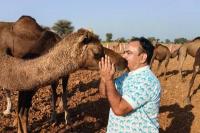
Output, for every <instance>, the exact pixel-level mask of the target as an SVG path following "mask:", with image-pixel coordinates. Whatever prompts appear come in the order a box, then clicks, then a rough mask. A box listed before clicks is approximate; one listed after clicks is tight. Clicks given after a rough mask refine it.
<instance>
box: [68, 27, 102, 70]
mask: <svg viewBox="0 0 200 133" xmlns="http://www.w3.org/2000/svg"><path fill="white" fill-rule="evenodd" d="M70 36H71V37H70ZM77 36H78V37H77ZM69 38H72V39H73V38H74V40H76V44H77V43H78V48H75V49H76V51H75V53H76V54H77V53H78V54H79V55H77V56H78V57H77V60H80V61H79V62H80V63H79V64H80V68H81V69H90V70H94V69H96V68H98V66H99V65H98V64H99V61H100V60H101V58H102V57H104V56H105V54H104V49H103V46H102V45H101V43H100V40H99V38H98V36H97V35H95V34H94V33H92V32H90V31H88V30H86V29H79V30H78V31H77V32H75V33H73V34H72V35H69ZM74 47H76V46H74Z"/></svg>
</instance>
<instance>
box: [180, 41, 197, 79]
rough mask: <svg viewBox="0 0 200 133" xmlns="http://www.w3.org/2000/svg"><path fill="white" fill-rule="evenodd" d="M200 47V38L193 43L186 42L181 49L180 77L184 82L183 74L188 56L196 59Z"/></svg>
mask: <svg viewBox="0 0 200 133" xmlns="http://www.w3.org/2000/svg"><path fill="white" fill-rule="evenodd" d="M199 47H200V37H196V38H195V39H193V40H192V41H189V42H186V43H184V44H183V45H182V46H181V47H180V49H179V54H178V59H179V75H180V79H181V80H182V81H183V74H182V67H183V63H184V61H185V59H186V57H187V55H188V54H189V55H190V56H192V57H195V55H196V53H197V50H198V49H199Z"/></svg>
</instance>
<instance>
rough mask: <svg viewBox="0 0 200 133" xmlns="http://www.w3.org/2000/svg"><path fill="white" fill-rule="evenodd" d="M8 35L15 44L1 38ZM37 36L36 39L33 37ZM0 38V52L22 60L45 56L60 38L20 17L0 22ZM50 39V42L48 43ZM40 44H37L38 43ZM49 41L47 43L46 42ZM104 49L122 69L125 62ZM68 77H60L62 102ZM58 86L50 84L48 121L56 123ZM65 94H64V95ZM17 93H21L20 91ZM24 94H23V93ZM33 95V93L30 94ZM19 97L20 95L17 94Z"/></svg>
mask: <svg viewBox="0 0 200 133" xmlns="http://www.w3.org/2000/svg"><path fill="white" fill-rule="evenodd" d="M16 29H17V30H16ZM40 32H44V37H46V38H44V39H43V36H42V37H40V34H41V33H40ZM5 34H6V35H9V36H6V37H8V38H10V39H12V40H14V39H15V43H13V44H12V45H11V44H10V43H9V42H7V41H8V39H6V38H3V36H4V35H5ZM36 34H38V37H34V36H36ZM48 34H50V35H51V34H52V35H51V36H47V35H48ZM23 35H26V36H27V35H29V36H28V37H24V36H23ZM0 36H1V37H2V38H3V39H1V41H2V42H1V45H0V48H1V50H5V51H6V52H7V53H8V54H9V55H12V56H14V57H17V58H22V59H32V58H36V57H38V56H40V55H43V54H45V53H46V52H47V51H48V50H49V49H50V48H51V47H53V46H54V45H55V43H56V42H57V41H59V40H60V39H61V38H59V37H58V36H57V35H56V34H54V33H51V32H50V31H44V30H42V29H41V27H40V26H39V25H38V24H37V22H36V20H35V19H33V18H32V17H30V16H22V17H20V18H19V19H18V20H17V22H1V23H0ZM38 38H41V39H40V40H42V39H43V40H42V41H43V42H41V41H40V40H39V41H38V40H37V39H38ZM54 38H55V40H53V39H54ZM50 39H52V41H51V42H50ZM37 41H38V42H40V43H38V42H37ZM47 41H49V42H47ZM30 42H31V43H30ZM104 49H105V53H106V54H108V55H109V56H111V59H112V60H113V61H114V62H115V63H116V66H117V67H119V68H120V67H124V66H122V65H124V64H125V60H124V59H123V58H122V57H120V56H119V55H117V54H115V53H114V52H113V51H111V50H109V49H106V48H104ZM117 62H121V63H117ZM68 78H69V76H68V75H66V76H64V77H62V86H63V96H62V101H66V92H67V89H66V88H67V82H68V81H67V80H68ZM57 86H58V81H54V82H52V83H51V87H52V102H51V106H52V109H53V110H52V115H51V120H50V121H55V122H56V121H57V119H56V111H55V104H56V99H57V94H56V88H57ZM5 91H6V98H7V108H6V110H5V111H4V112H3V113H4V114H5V115H7V114H10V112H11V108H12V104H11V97H10V91H9V90H5ZM64 92H65V93H64ZM19 93H22V92H21V91H20V92H19ZM23 93H25V92H23ZM28 93H30V92H28ZM32 93H33V92H32ZM19 95H21V94H19ZM63 106H64V107H63V108H64V112H65V114H66V112H67V111H66V105H65V103H63ZM65 120H66V123H67V118H66V117H65Z"/></svg>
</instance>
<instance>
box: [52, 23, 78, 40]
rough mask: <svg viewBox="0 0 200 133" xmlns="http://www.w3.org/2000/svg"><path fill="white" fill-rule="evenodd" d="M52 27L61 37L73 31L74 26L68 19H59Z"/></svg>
mask: <svg viewBox="0 0 200 133" xmlns="http://www.w3.org/2000/svg"><path fill="white" fill-rule="evenodd" d="M52 29H53V30H54V31H55V32H56V33H57V34H58V35H59V36H61V37H64V36H66V35H67V34H69V33H71V32H73V30H74V27H73V26H72V25H71V22H70V21H68V20H58V21H57V22H56V23H55V24H54V25H53V27H52Z"/></svg>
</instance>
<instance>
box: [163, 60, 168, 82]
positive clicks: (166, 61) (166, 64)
mask: <svg viewBox="0 0 200 133" xmlns="http://www.w3.org/2000/svg"><path fill="white" fill-rule="evenodd" d="M168 64H169V57H168V58H167V59H166V60H165V70H164V79H165V80H167V78H166V72H167V66H168Z"/></svg>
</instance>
